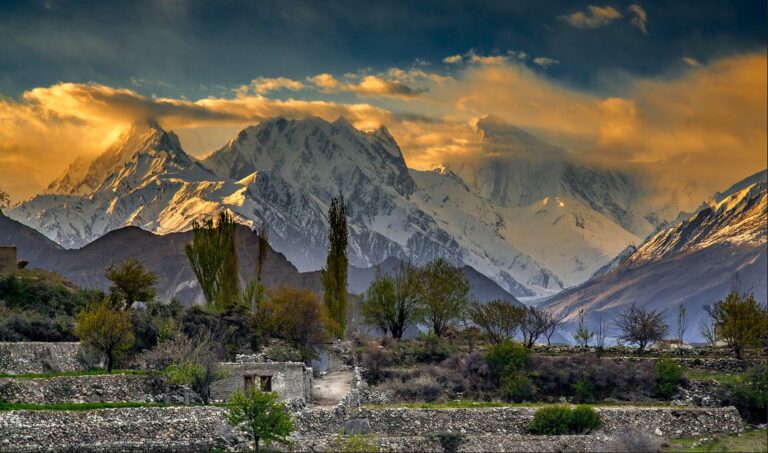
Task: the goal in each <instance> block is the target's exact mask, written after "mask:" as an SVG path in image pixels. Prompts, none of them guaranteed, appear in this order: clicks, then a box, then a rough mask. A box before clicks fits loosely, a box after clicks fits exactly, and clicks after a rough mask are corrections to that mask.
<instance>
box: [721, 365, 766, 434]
mask: <svg viewBox="0 0 768 453" xmlns="http://www.w3.org/2000/svg"><path fill="white" fill-rule="evenodd" d="M729 387H730V388H729V390H730V394H731V400H732V401H731V402H730V403H731V404H733V405H734V406H736V408H737V409H738V410H739V413H740V414H741V416H742V417H744V418H745V419H746V420H748V421H750V422H753V423H765V422H766V417H767V416H766V408H768V370H766V368H765V367H755V368H752V369H751V370H749V371H748V372H747V373H746V374H745V375H744V377H743V379H742V380H741V381H739V382H736V383H735V384H731V385H730V386H729Z"/></svg>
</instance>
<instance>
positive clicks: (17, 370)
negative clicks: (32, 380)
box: [0, 342, 92, 374]
mask: <svg viewBox="0 0 768 453" xmlns="http://www.w3.org/2000/svg"><path fill="white" fill-rule="evenodd" d="M88 362H89V360H88V359H87V354H86V352H85V351H84V350H83V349H82V348H81V347H80V343H65V342H61V343H42V342H40V343H38V342H18V343H0V374H30V373H35V374H40V373H49V372H51V371H83V370H87V369H89V368H90V365H92V364H89V363H88Z"/></svg>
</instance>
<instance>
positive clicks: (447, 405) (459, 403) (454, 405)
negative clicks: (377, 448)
mask: <svg viewBox="0 0 768 453" xmlns="http://www.w3.org/2000/svg"><path fill="white" fill-rule="evenodd" d="M553 404H555V403H553ZM556 404H561V403H556ZM548 405H551V404H547V403H506V402H504V401H471V400H454V401H444V402H440V403H427V402H413V403H392V404H367V405H365V407H368V408H371V409H396V408H407V409H461V408H477V407H480V408H482V407H542V406H548ZM589 406H595V407H622V406H632V407H677V408H681V409H685V408H686V407H685V406H673V405H671V404H669V403H665V402H663V401H654V402H650V403H641V402H627V403H594V404H589Z"/></svg>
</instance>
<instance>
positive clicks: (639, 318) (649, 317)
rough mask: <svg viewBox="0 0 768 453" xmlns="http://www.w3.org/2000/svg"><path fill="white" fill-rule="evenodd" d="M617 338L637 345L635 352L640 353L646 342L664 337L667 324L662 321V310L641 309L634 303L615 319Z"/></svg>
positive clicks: (643, 349)
mask: <svg viewBox="0 0 768 453" xmlns="http://www.w3.org/2000/svg"><path fill="white" fill-rule="evenodd" d="M616 326H617V327H618V328H619V338H621V339H622V340H623V341H626V342H627V343H630V344H636V345H637V353H638V354H642V353H643V351H645V347H646V346H648V344H650V343H653V342H655V341H659V340H662V339H664V336H665V335H666V334H667V331H668V330H669V326H667V323H666V322H664V312H658V311H656V310H651V309H648V310H646V309H643V308H640V307H638V306H637V305H635V304H632V305H631V306H630V307H629V308H627V309H626V310H624V311H622V312H621V313H619V317H618V318H617V319H616Z"/></svg>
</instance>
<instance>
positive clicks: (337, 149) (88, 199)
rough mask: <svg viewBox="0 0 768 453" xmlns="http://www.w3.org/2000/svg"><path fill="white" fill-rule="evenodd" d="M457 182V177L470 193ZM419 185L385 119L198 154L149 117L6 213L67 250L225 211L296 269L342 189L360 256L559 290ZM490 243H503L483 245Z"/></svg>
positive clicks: (268, 125) (312, 126) (320, 237)
mask: <svg viewBox="0 0 768 453" xmlns="http://www.w3.org/2000/svg"><path fill="white" fill-rule="evenodd" d="M206 168H210V169H211V170H207V169H206ZM416 173H417V172H416ZM439 176H440V177H441V178H446V179H448V178H450V177H449V176H447V175H439ZM462 184H463V183H460V182H457V183H455V184H454V185H455V186H456V187H458V188H460V190H461V191H465V189H464V188H461V186H462ZM454 189H455V188H454ZM457 190H458V189H457ZM417 192H419V191H418V189H417V186H416V183H415V181H414V178H413V176H412V172H411V171H410V170H409V169H408V168H407V167H406V165H405V161H404V160H403V157H402V153H401V152H400V149H399V148H398V146H397V144H396V143H395V141H394V139H393V138H392V137H391V135H389V133H388V132H387V131H386V129H384V128H380V129H379V130H376V131H374V132H371V133H365V132H362V131H358V130H356V129H354V128H353V127H352V126H351V125H350V124H349V123H348V122H346V121H345V120H338V121H335V122H333V123H329V122H326V121H323V120H321V119H318V118H309V119H304V120H286V119H284V118H276V119H272V120H268V121H265V122H262V123H261V124H259V125H257V126H254V127H249V128H247V129H245V130H244V131H242V132H241V133H240V134H239V135H238V138H237V139H236V140H233V141H231V142H230V143H228V144H227V145H226V146H225V147H223V148H222V149H221V150H219V151H217V152H215V153H214V154H212V155H211V156H210V157H209V158H208V159H206V160H205V161H204V162H202V163H200V162H197V161H195V160H194V159H192V158H191V157H189V156H187V155H186V154H185V153H184V151H183V150H182V149H181V146H180V145H179V143H178V140H177V139H176V138H175V135H173V134H172V133H168V132H165V131H163V130H162V129H160V128H159V126H158V125H157V124H153V123H150V124H148V125H142V126H136V127H134V128H132V129H131V131H130V132H129V133H128V134H126V135H125V136H123V137H122V138H121V139H120V140H119V141H118V143H116V144H115V145H114V146H112V147H110V149H108V150H107V151H106V152H105V153H104V154H102V155H101V156H99V157H98V158H97V159H95V160H94V161H93V162H91V163H89V164H87V165H83V164H82V163H80V164H78V165H73V166H72V167H71V171H69V172H67V173H66V174H65V175H63V176H62V177H61V178H59V179H58V180H57V181H56V182H55V183H54V184H52V185H51V188H50V190H49V193H47V194H44V195H39V196H36V197H34V198H32V199H31V200H29V201H27V202H25V203H22V204H21V205H20V206H18V207H16V208H15V209H13V210H12V211H11V212H10V213H9V214H10V215H11V216H12V217H13V218H15V219H18V220H20V221H22V222H23V223H25V224H27V225H30V226H32V227H34V228H36V229H38V230H39V231H41V232H43V233H44V234H45V235H46V236H48V237H49V238H51V239H53V240H55V241H56V242H58V243H60V244H62V245H64V246H65V247H70V248H71V247H79V246H82V245H84V244H86V243H88V242H91V241H93V240H94V239H96V238H98V237H100V236H101V235H103V234H105V233H107V232H109V231H112V230H115V229H118V228H120V227H122V226H126V225H134V226H140V227H142V228H145V229H147V230H149V231H153V232H157V233H170V232H176V231H184V230H188V229H190V228H191V225H192V222H194V221H195V220H200V219H202V218H204V217H206V216H211V215H213V214H215V212H217V211H218V210H220V209H229V210H231V211H232V212H233V213H235V215H236V216H237V217H238V219H239V220H240V221H241V222H243V223H245V224H247V225H250V226H256V225H261V224H266V225H268V226H269V228H270V230H271V231H270V233H271V234H270V239H271V241H272V244H273V246H274V247H275V249H276V250H278V251H280V252H282V253H284V254H285V255H286V256H287V257H288V258H289V259H290V260H291V262H293V263H295V264H296V266H297V267H298V268H299V269H300V270H314V269H317V268H319V267H321V266H322V264H323V263H324V258H325V250H326V246H327V245H326V244H327V242H326V241H327V240H326V235H327V225H326V219H325V212H326V211H327V206H328V202H329V201H330V198H331V197H332V196H333V195H335V194H338V193H342V194H344V195H345V198H346V199H347V201H348V202H349V215H350V219H349V228H350V261H351V264H353V265H357V266H371V265H374V264H377V263H378V262H381V261H383V260H384V259H386V258H388V257H391V256H394V257H398V258H403V259H406V258H407V259H412V260H413V261H415V262H418V263H421V262H425V261H427V260H430V259H433V258H435V257H440V256H442V257H446V258H448V259H450V260H452V261H454V262H457V263H459V262H461V263H465V264H468V265H471V266H473V267H476V268H477V269H478V270H479V271H480V272H482V273H484V274H485V275H488V276H489V277H491V278H493V279H494V280H495V281H497V282H499V284H501V285H502V287H504V288H505V289H506V290H508V291H511V292H513V293H514V294H516V295H520V296H533V295H536V294H544V293H552V292H556V291H558V290H560V289H561V287H560V286H559V285H558V286H556V285H557V277H556V276H555V275H554V274H552V273H551V272H550V271H549V270H547V269H545V268H543V267H542V266H540V265H539V264H538V263H537V262H536V261H535V260H534V259H532V258H531V257H530V256H528V255H526V254H525V253H523V252H521V251H519V250H518V249H516V248H515V247H514V246H512V245H511V244H509V243H506V242H505V241H504V240H503V239H502V238H499V237H497V236H495V235H496V233H495V232H494V231H493V229H492V228H489V227H487V226H486V225H485V224H484V223H482V222H481V223H480V224H478V226H477V228H478V230H477V234H476V235H472V236H461V235H460V232H459V231H458V230H456V226H455V225H454V224H453V222H452V221H447V220H445V219H441V218H439V217H436V213H435V212H434V211H429V210H428V209H427V207H428V206H427V203H426V201H425V200H426V199H428V198H429V197H428V196H427V195H426V194H425V193H424V192H423V191H421V192H419V194H418V195H417ZM474 200H475V202H476V203H480V204H482V202H483V201H482V200H481V199H480V198H479V197H476V196H475V197H474ZM466 216H467V215H466V214H465V217H466ZM489 237H490V238H491V239H489ZM494 241H495V243H496V244H497V245H498V246H499V247H498V248H497V249H496V250H491V251H490V252H489V251H488V250H485V249H484V248H483V245H484V244H486V243H493V242H494ZM541 276H544V278H541Z"/></svg>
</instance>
